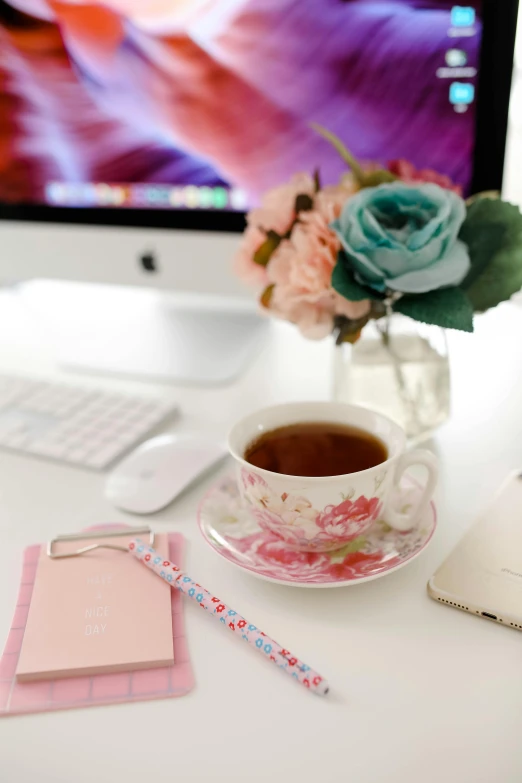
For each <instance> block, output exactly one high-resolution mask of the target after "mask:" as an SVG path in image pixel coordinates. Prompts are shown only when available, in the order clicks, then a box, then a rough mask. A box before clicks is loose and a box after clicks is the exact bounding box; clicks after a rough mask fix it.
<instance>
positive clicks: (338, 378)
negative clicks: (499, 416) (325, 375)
mask: <svg viewBox="0 0 522 783" xmlns="http://www.w3.org/2000/svg"><path fill="white" fill-rule="evenodd" d="M333 396H334V399H335V400H337V401H339V402H350V403H355V404H358V405H364V406H366V407H368V408H373V409H374V410H377V411H380V412H381V413H384V414H385V415H387V416H389V417H390V418H391V419H394V420H395V421H397V422H398V423H399V424H400V425H401V426H402V427H403V428H404V429H405V431H406V433H407V435H408V438H409V439H410V440H411V441H421V440H423V439H425V438H426V437H428V436H429V435H430V433H431V432H433V430H435V429H436V428H437V427H439V426H440V425H441V424H443V422H445V421H446V420H447V419H448V417H449V414H450V372H449V361H448V346H447V341H446V335H445V332H444V330H443V329H441V328H439V327H435V326H427V325H425V324H421V323H419V322H417V321H413V320H412V319H411V318H406V317H405V316H402V315H399V314H392V315H390V316H386V317H384V318H381V319H379V320H377V321H370V322H369V323H368V324H367V325H366V326H365V328H364V329H363V332H362V335H361V337H360V339H359V340H358V341H357V342H356V343H355V344H354V345H351V344H350V343H341V344H340V345H337V346H336V348H335V359H334V384H333Z"/></svg>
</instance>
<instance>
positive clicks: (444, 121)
mask: <svg viewBox="0 0 522 783" xmlns="http://www.w3.org/2000/svg"><path fill="white" fill-rule="evenodd" d="M455 9H457V10H455ZM459 14H460V16H459ZM466 14H467V16H466ZM480 44H481V17H480V3H478V2H472V3H470V2H469V0H466V2H465V3H464V4H462V5H459V6H456V4H455V3H454V2H446V1H445V0H431V1H430V0H104V2H103V3H102V2H95V0H91V1H90V2H89V1H88V0H85V1H83V0H0V200H1V201H8V202H16V203H45V202H46V187H47V186H48V184H49V183H50V182H62V183H68V182H70V183H100V182H101V183H104V182H105V183H136V184H143V185H146V184H147V183H163V184H167V185H189V186H190V185H195V186H200V187H201V186H209V187H210V188H214V189H215V188H221V189H225V190H230V189H237V190H238V192H239V191H240V192H241V193H243V194H245V205H252V204H254V203H256V202H257V201H258V200H259V197H260V195H261V194H262V192H263V191H264V190H266V189H267V188H270V187H273V186H274V185H276V184H278V183H280V182H282V181H284V180H285V179H287V178H288V177H289V176H290V175H291V174H292V173H294V172H296V171H300V170H305V171H313V170H314V169H315V168H316V167H317V166H319V168H320V171H321V176H322V179H323V182H325V183H326V182H331V181H335V180H336V179H337V178H338V177H339V174H340V172H341V167H342V165H343V164H341V163H340V161H339V159H338V156H337V153H336V152H335V151H334V150H333V149H331V148H330V146H329V145H328V144H327V142H325V141H324V139H322V138H320V137H319V136H318V135H317V134H316V133H315V132H314V131H313V130H312V129H311V128H310V123H312V122H314V123H320V124H321V125H323V126H325V127H327V128H328V129H330V130H331V131H333V132H334V133H336V134H337V135H338V136H340V137H341V138H342V139H343V141H345V142H346V144H347V146H348V147H350V148H351V149H352V151H353V152H354V153H355V154H356V155H357V156H358V157H359V158H361V159H363V160H364V159H376V160H379V161H382V162H386V161H389V160H392V159H396V158H402V157H405V158H408V159H410V160H411V161H412V162H413V163H414V164H415V165H416V166H419V167H431V168H435V169H438V170H439V171H441V172H443V173H445V174H448V175H449V176H450V177H451V178H452V179H453V180H454V181H455V182H458V183H460V184H462V185H463V186H464V189H465V190H466V189H468V188H469V183H470V178H471V172H472V154H473V144H474V126H475V99H476V95H475V90H476V84H477V81H478V79H477V75H478V74H477V71H478V65H479V55H480ZM453 75H456V76H457V77H460V78H453ZM455 85H457V86H455ZM459 85H460V86H459ZM452 90H453V93H452ZM459 90H460V92H459ZM207 189H208V187H207Z"/></svg>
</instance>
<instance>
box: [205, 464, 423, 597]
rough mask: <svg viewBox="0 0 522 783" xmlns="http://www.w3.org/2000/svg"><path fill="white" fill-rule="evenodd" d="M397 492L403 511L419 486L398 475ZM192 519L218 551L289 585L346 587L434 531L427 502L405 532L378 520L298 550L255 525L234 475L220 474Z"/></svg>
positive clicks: (403, 558)
mask: <svg viewBox="0 0 522 783" xmlns="http://www.w3.org/2000/svg"><path fill="white" fill-rule="evenodd" d="M397 492H398V494H399V497H398V498H395V502H396V503H397V505H396V508H401V510H402V511H404V512H406V511H407V507H408V506H409V505H411V504H412V503H414V502H415V500H416V498H417V497H418V496H419V494H420V492H421V488H420V487H419V485H418V484H417V483H416V482H414V481H413V479H410V478H409V477H404V478H403V480H402V482H401V487H400V490H398V491H397ZM198 524H199V529H200V530H201V532H202V534H203V537H204V539H205V540H206V542H207V543H208V544H209V545H210V546H211V547H212V549H214V551H215V552H217V553H218V555H221V557H224V558H225V560H228V561H229V562H230V563H233V564H234V565H236V566H238V567H239V568H243V569H244V570H245V571H249V572H250V573H251V574H252V575H253V576H257V577H259V578H260V579H266V580H267V581H269V582H275V583H277V584H282V585H294V586H295V587H346V586H348V585H353V584H360V583H361V582H369V581H370V580H372V579H378V578H379V577H381V576H386V574H391V573H392V572H393V571H397V570H398V569H399V568H402V567H403V566H404V565H406V563H409V562H410V561H411V560H413V559H414V558H416V557H418V555H420V553H421V552H422V551H423V550H424V549H425V548H426V547H427V546H428V544H429V542H430V540H431V538H432V536H433V533H434V532H435V528H436V526H437V511H436V508H435V504H434V503H433V502H431V503H430V505H429V506H428V509H427V510H426V512H425V513H424V515H423V517H422V519H421V521H420V523H419V524H418V526H417V527H416V528H415V529H414V530H411V531H409V532H407V533H400V532H398V531H396V530H393V529H392V528H390V526H389V525H387V524H386V522H385V520H379V521H377V522H375V523H374V525H373V526H372V527H371V528H370V529H369V530H368V531H367V532H366V533H365V534H364V535H362V536H359V537H358V538H356V539H354V540H353V541H350V542H348V543H347V544H345V545H344V546H343V547H341V548H340V549H337V550H334V551H333V552H298V551H296V550H295V549H292V548H291V547H290V546H288V544H286V543H285V542H284V541H282V540H281V539H280V538H278V537H277V536H276V535H275V534H274V533H271V532H269V531H266V530H263V529H262V528H261V527H260V526H259V525H258V523H257V522H256V520H255V519H254V517H253V515H252V514H251V512H250V510H249V508H248V507H247V506H245V505H244V504H243V503H242V501H241V498H240V496H239V491H238V488H237V484H236V481H235V478H233V477H230V476H226V477H224V478H223V477H222V478H221V479H220V480H219V481H218V482H217V483H216V484H214V486H212V487H211V489H210V490H209V491H208V492H207V494H206V495H205V497H204V498H203V500H202V501H201V504H200V507H199V509H198Z"/></svg>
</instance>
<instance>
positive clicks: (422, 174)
mask: <svg viewBox="0 0 522 783" xmlns="http://www.w3.org/2000/svg"><path fill="white" fill-rule="evenodd" d="M388 169H389V170H390V171H391V173H392V174H395V176H396V177H398V178H399V179H400V180H402V181H403V182H406V183H407V184H412V183H414V182H431V183H433V184H434V185H439V186H440V187H441V188H446V190H452V191H453V192H454V193H457V194H458V195H459V196H462V187H461V186H460V185H455V183H454V182H453V181H452V180H451V179H450V178H449V177H447V176H446V175H445V174H439V172H438V171H433V170H432V169H416V168H415V166H414V165H413V163H410V162H409V160H405V159H404V158H401V159H399V160H392V161H390V163H389V164H388Z"/></svg>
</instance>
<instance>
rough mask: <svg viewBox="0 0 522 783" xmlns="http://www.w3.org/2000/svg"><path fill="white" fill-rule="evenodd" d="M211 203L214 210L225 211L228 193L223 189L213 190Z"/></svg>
mask: <svg viewBox="0 0 522 783" xmlns="http://www.w3.org/2000/svg"><path fill="white" fill-rule="evenodd" d="M212 201H213V203H214V208H215V209H225V207H226V206H227V205H228V192H227V191H226V190H225V188H214V191H213V193H212Z"/></svg>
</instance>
